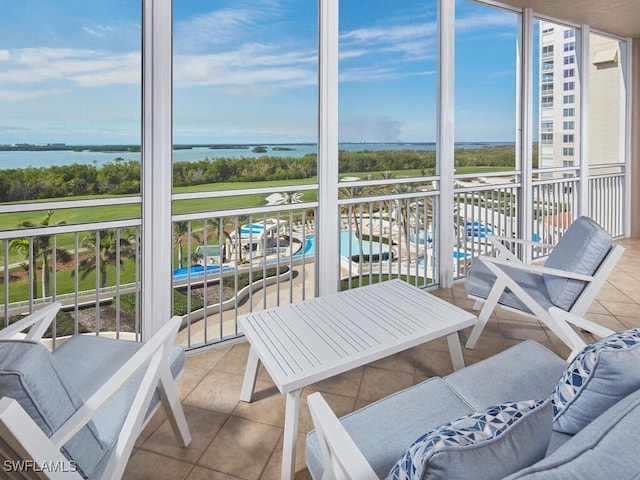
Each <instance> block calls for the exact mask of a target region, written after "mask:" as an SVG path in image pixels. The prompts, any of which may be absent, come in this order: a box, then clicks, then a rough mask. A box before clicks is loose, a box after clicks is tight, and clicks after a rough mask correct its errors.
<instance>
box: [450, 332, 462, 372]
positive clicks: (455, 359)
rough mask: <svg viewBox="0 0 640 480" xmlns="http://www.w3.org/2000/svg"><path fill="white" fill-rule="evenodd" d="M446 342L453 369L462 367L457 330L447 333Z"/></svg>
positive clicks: (460, 347)
mask: <svg viewBox="0 0 640 480" xmlns="http://www.w3.org/2000/svg"><path fill="white" fill-rule="evenodd" d="M447 343H448V344H449V354H450V355H451V363H452V364H453V369H454V370H460V369H461V368H464V356H463V355H462V346H461V345H460V335H459V332H453V333H452V334H450V335H447Z"/></svg>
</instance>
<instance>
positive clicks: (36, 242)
mask: <svg viewBox="0 0 640 480" xmlns="http://www.w3.org/2000/svg"><path fill="white" fill-rule="evenodd" d="M53 214H54V211H53V210H49V211H48V212H47V214H46V215H45V216H44V218H43V219H42V220H40V223H39V224H35V223H33V222H31V221H29V220H27V221H24V222H22V223H20V224H19V225H18V227H19V228H36V227H48V226H51V225H63V224H65V223H66V222H65V221H64V220H59V221H57V222H55V223H53V224H52V223H51V217H52V216H53ZM51 244H52V235H41V236H39V237H33V238H32V239H31V240H30V239H29V238H16V239H14V240H12V241H11V243H9V248H10V249H11V250H13V251H15V252H18V253H20V254H22V255H24V256H25V258H26V259H27V260H29V257H30V248H31V247H30V245H32V246H33V261H34V262H37V261H40V262H41V263H42V297H43V298H46V297H50V296H51V292H50V290H51V266H50V265H49V259H50V257H51V256H52V255H53V253H54V249H53V247H52V245H51ZM55 254H56V259H57V260H59V261H62V262H68V261H69V260H70V259H71V254H70V253H69V252H68V251H66V250H65V249H63V248H57V247H56V248H55ZM25 268H27V269H28V270H30V271H31V290H32V292H33V298H37V297H38V277H37V271H36V269H35V268H28V267H25Z"/></svg>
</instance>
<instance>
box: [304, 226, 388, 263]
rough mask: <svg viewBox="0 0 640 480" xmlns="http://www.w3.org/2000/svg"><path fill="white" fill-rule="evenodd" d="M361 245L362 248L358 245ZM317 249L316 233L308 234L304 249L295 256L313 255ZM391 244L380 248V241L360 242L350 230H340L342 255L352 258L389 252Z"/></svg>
mask: <svg viewBox="0 0 640 480" xmlns="http://www.w3.org/2000/svg"><path fill="white" fill-rule="evenodd" d="M358 244H361V245H360V248H359V246H358ZM315 251H316V236H315V235H307V236H306V237H305V245H304V248H303V249H302V250H300V251H299V252H298V253H296V254H295V255H294V258H296V257H301V256H302V255H303V254H304V256H305V257H311V256H313V255H314V254H315ZM388 252H389V245H385V244H383V245H382V249H381V248H380V243H379V242H375V241H373V242H369V241H368V240H365V241H364V242H358V240H357V239H356V236H355V235H353V234H352V233H351V232H349V231H343V232H340V256H341V257H344V258H350V257H352V256H354V255H360V254H363V255H370V254H373V255H375V254H377V253H388Z"/></svg>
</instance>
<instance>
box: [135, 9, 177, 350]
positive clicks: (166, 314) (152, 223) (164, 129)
mask: <svg viewBox="0 0 640 480" xmlns="http://www.w3.org/2000/svg"><path fill="white" fill-rule="evenodd" d="M143 8H144V10H143V21H142V23H143V68H142V72H143V83H142V105H143V121H142V156H141V158H142V239H141V241H142V282H141V283H142V333H143V339H145V338H149V337H151V336H152V335H153V334H154V333H155V332H157V331H158V330H160V328H161V327H162V325H164V324H165V323H166V322H167V321H168V320H169V318H170V317H171V313H172V312H171V308H172V307H171V298H172V294H171V289H172V254H171V252H172V241H171V187H172V128H171V124H172V120H173V119H172V105H171V101H172V100H171V88H172V85H171V82H172V16H171V0H144V2H143Z"/></svg>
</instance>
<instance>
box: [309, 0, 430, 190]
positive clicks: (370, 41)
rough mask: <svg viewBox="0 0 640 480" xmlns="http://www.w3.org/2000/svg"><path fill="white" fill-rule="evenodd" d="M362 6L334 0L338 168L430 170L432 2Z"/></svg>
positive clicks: (355, 172)
mask: <svg viewBox="0 0 640 480" xmlns="http://www.w3.org/2000/svg"><path fill="white" fill-rule="evenodd" d="M305 1H307V0H305ZM363 5H364V4H363V3H362V2H360V1H356V0H342V1H341V2H340V12H339V15H340V22H339V24H340V37H339V48H340V64H339V68H340V84H339V102H340V104H339V124H338V128H339V130H338V136H339V141H340V150H341V152H340V171H341V173H342V172H344V173H345V174H348V176H349V177H352V178H358V179H366V178H367V176H368V175H373V176H374V177H376V178H380V177H381V176H382V175H393V176H399V175H402V176H407V175H410V176H415V177H418V176H422V175H425V174H435V167H436V165H435V140H436V117H437V114H436V112H437V110H436V106H437V103H436V80H437V78H436V75H435V72H436V60H437V35H436V32H437V28H436V25H437V9H436V5H435V3H433V2H422V1H419V0H411V1H406V2H396V3H394V4H393V5H391V4H390V5H388V6H385V7H384V8H363ZM382 172H385V173H384V174H383V173H382Z"/></svg>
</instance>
